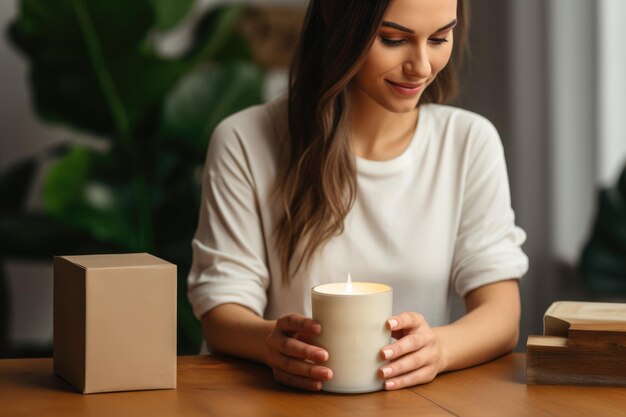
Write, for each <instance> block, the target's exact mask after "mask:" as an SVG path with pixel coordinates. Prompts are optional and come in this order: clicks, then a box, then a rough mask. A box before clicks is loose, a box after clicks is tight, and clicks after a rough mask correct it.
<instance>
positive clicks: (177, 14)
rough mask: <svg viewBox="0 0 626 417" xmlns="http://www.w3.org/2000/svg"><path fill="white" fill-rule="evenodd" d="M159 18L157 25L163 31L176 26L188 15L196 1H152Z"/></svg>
mask: <svg viewBox="0 0 626 417" xmlns="http://www.w3.org/2000/svg"><path fill="white" fill-rule="evenodd" d="M150 1H151V2H152V4H153V7H154V10H155V12H156V16H157V25H158V27H159V29H161V30H167V29H170V28H172V27H173V26H175V25H176V24H177V23H178V22H180V20H181V19H182V18H183V17H185V15H187V13H188V12H189V9H190V8H191V6H192V5H193V3H194V0H150Z"/></svg>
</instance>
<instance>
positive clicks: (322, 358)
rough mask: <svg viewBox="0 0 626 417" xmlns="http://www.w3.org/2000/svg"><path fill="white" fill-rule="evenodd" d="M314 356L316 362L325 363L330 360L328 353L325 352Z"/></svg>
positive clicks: (316, 353) (321, 351)
mask: <svg viewBox="0 0 626 417" xmlns="http://www.w3.org/2000/svg"><path fill="white" fill-rule="evenodd" d="M313 356H314V357H315V360H316V361H319V362H325V361H327V360H328V353H326V352H324V351H323V350H318V351H317V352H315V354H314V355H313Z"/></svg>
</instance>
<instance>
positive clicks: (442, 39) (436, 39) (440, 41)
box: [428, 38, 448, 45]
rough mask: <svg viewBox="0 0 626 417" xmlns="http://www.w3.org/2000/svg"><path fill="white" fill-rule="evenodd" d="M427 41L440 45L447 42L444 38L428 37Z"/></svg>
mask: <svg viewBox="0 0 626 417" xmlns="http://www.w3.org/2000/svg"><path fill="white" fill-rule="evenodd" d="M428 42H430V43H432V44H435V45H441V44H442V43H445V42H448V40H447V39H446V38H430V39H428Z"/></svg>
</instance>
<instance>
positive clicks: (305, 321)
mask: <svg viewBox="0 0 626 417" xmlns="http://www.w3.org/2000/svg"><path fill="white" fill-rule="evenodd" d="M276 326H277V327H278V328H280V329H281V330H282V331H284V332H293V333H308V334H312V335H318V334H320V333H321V331H322V326H321V325H320V324H319V323H318V322H316V321H313V320H311V319H309V318H307V317H304V316H301V315H299V314H289V315H285V316H282V317H281V318H279V319H278V320H277V321H276Z"/></svg>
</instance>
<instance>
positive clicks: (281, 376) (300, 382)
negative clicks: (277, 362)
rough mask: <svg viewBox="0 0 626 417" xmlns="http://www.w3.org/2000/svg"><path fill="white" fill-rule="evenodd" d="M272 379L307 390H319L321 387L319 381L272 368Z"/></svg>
mask: <svg viewBox="0 0 626 417" xmlns="http://www.w3.org/2000/svg"><path fill="white" fill-rule="evenodd" d="M274 379H275V380H276V382H279V383H281V384H283V385H288V386H290V387H295V388H300V389H304V390H308V391H319V390H321V389H322V382H321V381H318V380H313V379H311V378H305V377H302V376H298V375H293V374H290V373H289V372H285V371H282V370H280V369H274Z"/></svg>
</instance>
